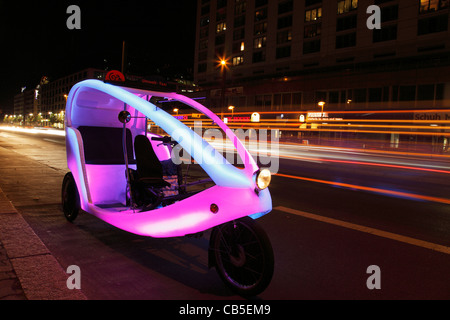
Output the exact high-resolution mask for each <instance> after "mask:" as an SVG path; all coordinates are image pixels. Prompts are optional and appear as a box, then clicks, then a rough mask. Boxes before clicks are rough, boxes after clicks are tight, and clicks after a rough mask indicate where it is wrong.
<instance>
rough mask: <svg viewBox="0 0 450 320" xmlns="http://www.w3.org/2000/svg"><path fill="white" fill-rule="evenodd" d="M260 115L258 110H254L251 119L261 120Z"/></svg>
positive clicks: (254, 120) (253, 120)
mask: <svg viewBox="0 0 450 320" xmlns="http://www.w3.org/2000/svg"><path fill="white" fill-rule="evenodd" d="M259 119H260V116H259V113H258V112H254V113H253V114H252V116H251V121H252V122H259Z"/></svg>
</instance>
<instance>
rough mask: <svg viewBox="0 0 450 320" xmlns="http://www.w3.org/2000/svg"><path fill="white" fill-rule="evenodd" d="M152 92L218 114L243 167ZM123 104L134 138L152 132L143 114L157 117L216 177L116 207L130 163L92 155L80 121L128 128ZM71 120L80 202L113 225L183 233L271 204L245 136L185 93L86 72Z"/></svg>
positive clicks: (155, 233) (70, 102)
mask: <svg viewBox="0 0 450 320" xmlns="http://www.w3.org/2000/svg"><path fill="white" fill-rule="evenodd" d="M154 96H157V97H164V98H166V99H172V100H177V101H180V102H182V103H184V104H186V105H188V106H190V107H192V108H194V109H196V110H197V111H198V112H200V113H202V114H204V115H206V116H207V117H208V118H210V119H211V120H212V121H214V122H215V123H216V124H217V125H218V126H219V127H220V128H221V129H222V130H223V131H224V132H226V135H227V138H228V139H229V140H230V141H231V142H232V144H233V145H234V147H235V149H236V151H237V153H238V155H239V156H240V158H241V159H242V160H243V162H244V169H239V168H237V167H235V166H234V165H232V164H230V163H229V162H228V161H227V160H226V159H224V157H223V156H222V155H221V154H220V153H219V152H218V151H217V150H215V149H214V148H213V147H212V146H211V145H210V144H209V143H208V142H207V141H205V140H204V139H203V138H202V137H201V136H200V135H198V134H197V133H196V132H194V131H193V130H191V129H189V128H188V127H187V126H186V125H184V124H183V123H182V122H180V121H179V120H177V119H176V118H175V117H173V116H172V115H170V114H169V113H167V112H165V111H164V110H162V109H161V108H159V107H157V106H156V105H154V104H152V103H151V102H149V101H150V98H151V97H154ZM124 107H125V109H126V110H127V111H128V112H130V114H131V116H132V119H131V121H130V122H129V123H128V124H127V128H128V129H129V130H130V132H131V135H132V138H133V139H134V137H136V136H137V135H147V137H151V136H152V134H150V133H147V130H146V119H145V118H148V119H150V120H152V121H153V122H154V123H155V124H156V125H158V126H159V127H161V128H162V129H163V130H164V131H165V132H166V133H167V134H168V135H170V136H171V137H172V139H174V140H176V141H177V142H178V143H179V144H180V145H181V147H183V149H185V150H188V152H189V154H190V155H191V156H192V158H194V160H196V162H197V163H199V164H200V165H201V167H202V168H203V170H204V171H205V172H206V173H207V174H208V175H209V177H210V178H211V179H212V180H213V182H214V184H215V185H214V186H213V187H211V188H209V189H206V190H204V191H202V192H200V193H197V194H195V195H192V196H190V197H189V198H187V199H184V200H181V201H178V202H175V203H173V204H171V205H168V206H165V207H161V208H157V209H154V210H151V211H146V212H138V211H135V210H133V209H131V208H127V207H126V206H125V205H124V206H117V207H114V206H113V205H112V204H115V203H124V202H125V198H126V186H127V178H126V175H125V171H126V170H125V168H126V166H125V165H124V164H89V163H86V161H85V154H84V143H85V141H83V136H82V134H81V132H80V127H94V126H95V127H108V128H122V127H123V125H122V123H121V122H119V121H118V118H117V117H118V114H119V113H120V112H121V111H123V110H124ZM65 125H66V129H65V130H66V149H67V164H68V168H69V169H70V171H71V172H72V174H73V178H74V180H75V183H76V187H77V190H78V194H79V198H80V199H79V200H80V207H81V209H82V210H83V211H85V212H88V213H90V214H92V215H94V216H96V217H98V218H100V219H102V220H104V221H105V222H107V223H109V224H111V225H113V226H115V227H118V228H120V229H123V230H125V231H128V232H131V233H134V234H139V235H143V236H150V237H159V238H162V237H178V236H184V235H187V234H194V233H198V232H201V231H204V230H207V229H210V228H212V227H215V226H218V225H220V224H222V223H225V222H228V221H231V220H235V219H239V218H241V217H245V216H250V217H252V218H254V219H256V218H258V217H260V216H262V215H264V214H266V213H268V212H270V211H271V210H272V200H271V196H270V192H269V190H268V189H264V190H258V188H257V186H256V181H255V177H256V174H257V172H258V171H259V168H258V166H257V164H256V163H255V161H254V159H253V158H252V156H251V155H250V154H249V152H248V151H247V150H246V149H245V147H244V146H243V144H242V143H241V141H240V140H239V139H238V138H237V137H236V135H235V134H234V133H233V132H232V131H231V130H230V129H229V128H228V127H227V126H226V125H225V123H224V122H223V121H222V120H221V119H220V118H219V117H217V116H216V115H215V114H214V113H213V112H211V111H210V110H209V109H207V108H206V107H204V106H203V105H201V104H199V103H198V102H196V101H195V100H192V99H189V98H187V97H185V96H183V95H179V94H176V93H165V92H164V93H161V92H154V91H148V90H140V89H134V88H126V87H119V86H115V85H112V84H107V83H104V82H102V81H98V80H86V81H83V82H80V83H78V84H76V85H75V86H74V87H73V88H72V90H71V92H70V94H69V96H68V99H67V106H66V123H65ZM151 143H152V146H153V148H154V150H155V153H156V154H157V156H158V158H159V160H167V159H170V154H169V152H168V149H167V147H166V146H164V145H158V143H156V142H154V141H152V142H151ZM130 167H133V165H130ZM212 204H215V205H217V207H218V212H216V213H213V212H212V211H211V205H212Z"/></svg>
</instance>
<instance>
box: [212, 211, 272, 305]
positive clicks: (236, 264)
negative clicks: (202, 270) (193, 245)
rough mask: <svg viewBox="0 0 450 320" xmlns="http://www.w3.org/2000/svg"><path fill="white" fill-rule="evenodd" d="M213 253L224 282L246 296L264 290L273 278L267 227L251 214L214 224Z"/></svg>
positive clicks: (214, 262)
mask: <svg viewBox="0 0 450 320" xmlns="http://www.w3.org/2000/svg"><path fill="white" fill-rule="evenodd" d="M210 241H211V248H210V254H212V255H213V257H211V258H212V259H213V262H212V263H213V264H214V266H215V267H216V270H217V273H218V274H219V276H220V277H221V279H222V280H223V281H224V282H225V284H226V285H227V286H228V287H229V288H230V289H231V290H232V291H234V292H236V293H237V294H239V295H241V296H243V297H252V296H256V295H258V294H260V293H261V292H263V291H264V290H265V289H266V288H267V286H268V285H269V283H270V281H271V280H272V276H273V271H274V256H273V249H272V245H271V244H270V240H269V238H268V236H267V234H266V233H265V231H264V230H263V229H262V228H261V227H260V226H259V225H258V224H257V223H256V221H254V220H253V219H251V218H249V217H244V218H241V219H239V220H236V221H232V222H228V223H225V224H223V225H220V226H217V227H215V228H214V230H213V232H212V234H211V240H210Z"/></svg>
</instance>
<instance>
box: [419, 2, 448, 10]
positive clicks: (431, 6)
mask: <svg viewBox="0 0 450 320" xmlns="http://www.w3.org/2000/svg"><path fill="white" fill-rule="evenodd" d="M419 2H420V7H419V12H420V13H428V12H433V11H438V10H441V9H445V8H448V5H449V2H450V1H449V0H419Z"/></svg>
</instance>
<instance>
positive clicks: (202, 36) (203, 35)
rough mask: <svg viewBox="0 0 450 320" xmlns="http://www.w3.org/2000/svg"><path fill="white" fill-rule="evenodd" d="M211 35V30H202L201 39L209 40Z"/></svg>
mask: <svg viewBox="0 0 450 320" xmlns="http://www.w3.org/2000/svg"><path fill="white" fill-rule="evenodd" d="M208 35H209V28H202V29H200V39H203V38H207V37H208Z"/></svg>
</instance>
